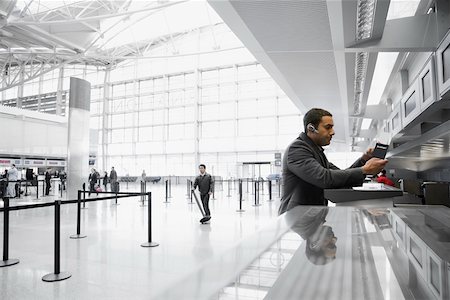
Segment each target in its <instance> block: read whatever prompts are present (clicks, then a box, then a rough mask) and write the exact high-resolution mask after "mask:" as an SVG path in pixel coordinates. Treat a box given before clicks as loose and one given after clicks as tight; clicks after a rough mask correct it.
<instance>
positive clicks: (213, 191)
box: [212, 179, 216, 200]
mask: <svg viewBox="0 0 450 300" xmlns="http://www.w3.org/2000/svg"><path fill="white" fill-rule="evenodd" d="M215 192H216V181H215V180H214V179H213V182H212V200H216V195H215Z"/></svg>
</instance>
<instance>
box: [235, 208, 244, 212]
mask: <svg viewBox="0 0 450 300" xmlns="http://www.w3.org/2000/svg"><path fill="white" fill-rule="evenodd" d="M244 211H245V209H236V212H244Z"/></svg>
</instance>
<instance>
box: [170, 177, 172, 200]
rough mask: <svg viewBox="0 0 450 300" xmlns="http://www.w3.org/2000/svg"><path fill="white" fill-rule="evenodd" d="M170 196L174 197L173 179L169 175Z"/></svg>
mask: <svg viewBox="0 0 450 300" xmlns="http://www.w3.org/2000/svg"><path fill="white" fill-rule="evenodd" d="M169 198H172V179H171V178H170V176H169Z"/></svg>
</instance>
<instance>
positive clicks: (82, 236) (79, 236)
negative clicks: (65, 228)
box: [70, 234, 87, 239]
mask: <svg viewBox="0 0 450 300" xmlns="http://www.w3.org/2000/svg"><path fill="white" fill-rule="evenodd" d="M85 237H87V235H83V234H74V235H71V236H70V238H71V239H83V238H85Z"/></svg>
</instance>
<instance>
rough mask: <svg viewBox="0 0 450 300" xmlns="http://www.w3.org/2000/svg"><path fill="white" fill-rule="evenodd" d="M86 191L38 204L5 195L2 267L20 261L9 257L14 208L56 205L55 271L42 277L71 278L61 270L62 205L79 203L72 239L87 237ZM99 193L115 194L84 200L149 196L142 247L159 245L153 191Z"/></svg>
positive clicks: (52, 278) (51, 278)
mask: <svg viewBox="0 0 450 300" xmlns="http://www.w3.org/2000/svg"><path fill="white" fill-rule="evenodd" d="M86 193H87V192H86V191H81V190H79V191H78V193H77V200H67V201H61V200H57V201H55V202H48V203H38V204H28V205H16V206H12V207H10V206H9V198H8V197H4V198H3V201H4V205H3V208H0V212H3V260H1V261H0V267H7V266H12V265H15V264H18V263H19V260H18V259H11V258H9V212H10V211H13V210H24V209H32V208H40V207H49V206H54V207H55V236H54V246H55V247H54V250H55V251H54V272H53V273H50V274H47V275H45V276H44V277H42V280H43V281H45V282H54V281H61V280H65V279H68V278H70V277H71V276H72V275H71V274H70V273H68V272H61V271H60V252H61V249H60V230H61V219H60V209H61V208H60V207H61V205H62V204H75V203H76V204H77V233H76V234H75V235H72V236H70V238H71V239H81V238H85V237H86V235H82V234H81V195H82V194H83V196H84V194H86ZM98 193H99V194H115V195H114V196H110V197H102V198H92V199H87V200H86V199H85V198H83V202H95V201H101V200H110V199H115V201H116V203H117V199H118V198H128V197H137V196H144V197H145V196H147V201H148V205H147V208H148V210H147V212H148V220H147V223H148V224H147V226H148V232H147V233H148V239H147V241H146V242H145V243H142V244H141V246H142V247H156V246H159V244H158V243H156V242H153V241H152V208H151V207H152V205H151V200H152V193H151V192H148V193H126V192H98Z"/></svg>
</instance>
